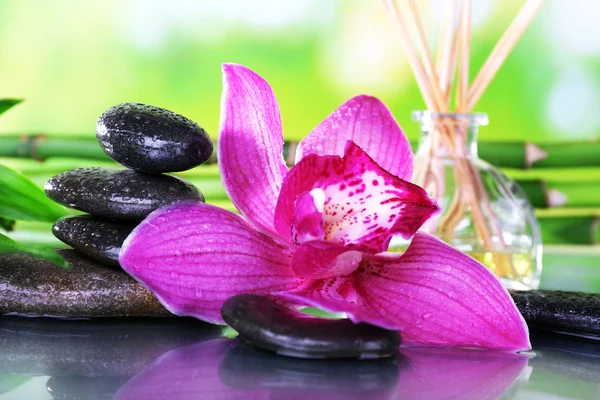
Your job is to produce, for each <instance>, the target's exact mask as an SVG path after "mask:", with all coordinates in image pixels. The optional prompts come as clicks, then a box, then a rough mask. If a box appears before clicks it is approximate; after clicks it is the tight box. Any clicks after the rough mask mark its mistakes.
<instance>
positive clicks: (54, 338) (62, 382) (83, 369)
mask: <svg viewBox="0 0 600 400" xmlns="http://www.w3.org/2000/svg"><path fill="white" fill-rule="evenodd" d="M220 333H221V330H220V328H218V327H215V326H213V325H208V324H205V323H202V322H200V321H197V320H193V319H187V318H177V319H174V318H165V319H126V320H120V319H94V320H56V319H48V318H22V317H9V316H2V317H0V348H2V351H1V352H0V374H10V375H29V376H50V377H51V378H50V379H49V381H48V384H47V386H48V391H49V392H50V394H51V395H52V396H53V397H54V398H55V399H64V400H67V399H81V398H85V399H109V398H112V396H113V395H114V393H115V392H116V391H117V389H118V388H119V387H121V386H122V385H123V384H124V383H125V382H127V381H128V380H129V379H130V378H131V377H132V376H135V375H136V374H137V373H139V372H140V371H141V370H143V369H144V368H145V367H146V366H148V365H149V364H151V363H152V362H153V361H154V360H155V359H156V358H157V357H159V356H160V355H162V354H164V353H165V352H168V351H169V350H171V349H175V348H178V347H181V346H186V345H189V344H191V343H198V342H199V341H202V340H208V339H212V338H215V337H218V336H220ZM84 393H85V396H82V394H84Z"/></svg>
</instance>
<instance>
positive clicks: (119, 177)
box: [44, 168, 204, 221]
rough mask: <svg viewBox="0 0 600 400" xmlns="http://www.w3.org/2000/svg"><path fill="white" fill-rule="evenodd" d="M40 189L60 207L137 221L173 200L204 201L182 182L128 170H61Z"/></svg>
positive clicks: (172, 177) (192, 187)
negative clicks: (61, 171) (60, 205)
mask: <svg viewBox="0 0 600 400" xmlns="http://www.w3.org/2000/svg"><path fill="white" fill-rule="evenodd" d="M44 190H45V191H46V195H47V196H48V197H50V198H51V199H52V200H54V201H56V202H57V203H60V204H62V205H64V206H67V207H71V208H75V209H77V210H81V211H84V212H87V213H90V214H93V215H95V216H98V217H105V218H114V219H119V220H126V221H141V220H143V219H144V218H145V217H146V216H147V215H148V214H150V213H151V212H152V211H154V210H156V209H157V208H160V207H162V206H165V205H168V204H171V203H174V202H176V201H182V200H190V201H204V196H203V195H202V193H201V192H200V191H199V190H198V189H197V188H196V187H195V186H194V185H192V184H191V183H189V182H186V181H184V180H183V179H180V178H177V177H174V176H169V175H148V174H143V173H140V172H135V171H132V170H128V169H126V170H120V169H111V168H78V169H74V170H70V171H65V172H63V173H61V174H58V175H56V176H54V177H52V178H51V179H50V180H49V181H48V182H46V185H45V186H44Z"/></svg>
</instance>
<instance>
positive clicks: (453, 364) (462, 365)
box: [396, 348, 529, 400]
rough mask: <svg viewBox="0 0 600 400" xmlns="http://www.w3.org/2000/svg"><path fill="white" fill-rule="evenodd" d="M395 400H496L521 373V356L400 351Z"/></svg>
mask: <svg viewBox="0 0 600 400" xmlns="http://www.w3.org/2000/svg"><path fill="white" fill-rule="evenodd" d="M401 354H402V355H403V356H404V357H406V360H407V365H408V367H407V368H403V369H402V370H401V371H400V376H399V379H398V380H399V385H398V391H397V394H398V395H397V396H396V398H398V399H411V400H412V399H414V400H418V399H423V400H437V399H440V400H441V399H444V400H462V399H477V400H485V399H497V398H498V397H499V396H500V395H501V394H502V393H504V392H505V391H506V390H507V389H508V388H509V387H510V386H511V385H512V384H513V382H514V381H515V380H516V379H517V378H518V377H519V376H520V375H521V374H522V373H523V371H524V370H525V367H526V366H527V362H528V359H529V357H528V356H527V355H524V354H514V353H505V352H483V351H475V350H450V349H448V350H443V349H439V350H436V349H425V348H413V349H402V350H401Z"/></svg>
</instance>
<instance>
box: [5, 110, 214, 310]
mask: <svg viewBox="0 0 600 400" xmlns="http://www.w3.org/2000/svg"><path fill="white" fill-rule="evenodd" d="M96 136H97V138H98V141H99V143H100V146H101V147H102V149H103V150H104V151H105V153H106V154H107V155H108V156H109V157H111V158H112V159H113V160H114V161H116V162H117V163H119V164H121V165H123V166H125V167H127V169H117V168H114V169H111V168H79V169H74V170H70V171H66V172H63V173H61V174H59V175H56V176H54V177H53V178H51V179H50V180H49V181H48V182H47V183H46V185H45V186H44V189H45V191H46V194H47V196H48V197H49V198H51V199H52V200H54V201H56V202H57V203H60V204H62V205H64V206H67V207H70V208H74V209H76V210H79V211H82V212H84V213H86V214H85V215H77V216H70V217H66V218H63V219H61V220H59V221H58V222H56V224H55V225H54V227H53V233H54V235H55V236H56V237H57V238H58V239H59V240H61V241H63V242H64V243H66V244H68V245H69V246H71V247H72V249H63V250H59V251H58V252H59V254H61V255H62V256H64V257H65V259H66V260H67V262H68V263H69V264H70V266H71V267H72V268H71V270H68V271H65V270H63V269H61V268H59V267H57V266H55V265H54V264H52V263H50V262H48V261H43V260H38V259H35V258H33V257H31V256H28V255H26V254H0V286H1V287H4V288H6V290H4V291H3V293H2V296H0V314H6V313H12V314H23V315H50V316H61V317H77V318H79V317H108V316H167V315H170V313H168V312H167V311H166V310H165V309H164V307H162V305H160V303H159V302H158V300H156V299H155V298H154V296H152V294H151V293H150V292H149V291H148V290H146V289H145V288H144V287H143V286H141V285H140V284H139V283H137V282H136V281H135V280H134V279H133V278H131V277H130V276H129V275H128V274H127V273H125V272H124V271H123V270H122V269H120V268H119V263H118V256H119V251H120V248H121V246H122V244H123V241H124V240H125V239H126V237H127V236H128V235H129V234H130V233H131V231H132V230H133V229H134V228H135V226H136V225H137V224H138V223H139V222H140V221H142V220H143V219H144V218H145V217H146V216H147V215H148V214H150V213H151V212H152V211H154V210H156V209H158V208H160V207H162V206H165V205H168V204H171V203H173V202H176V201H182V200H188V201H204V196H203V195H202V193H201V192H200V191H199V190H198V189H197V188H196V187H195V186H194V185H192V184H191V183H189V182H186V181H185V180H183V179H180V178H178V177H175V176H171V175H165V173H168V172H179V171H185V170H188V169H191V168H193V167H195V166H197V165H200V164H202V163H204V162H206V161H207V160H208V159H209V158H210V156H211V154H212V151H213V144H212V141H211V140H210V137H209V136H208V134H207V133H206V131H205V130H204V129H202V128H201V127H200V126H198V124H196V123H195V122H193V121H191V120H189V119H187V118H185V117H183V116H181V115H179V114H176V113H174V112H171V111H168V110H165V109H162V108H158V107H153V106H148V105H144V104H133V103H124V104H119V105H116V106H114V107H111V108H109V109H108V110H107V111H106V112H105V113H104V114H102V115H101V116H100V118H99V120H98V123H97V125H96Z"/></svg>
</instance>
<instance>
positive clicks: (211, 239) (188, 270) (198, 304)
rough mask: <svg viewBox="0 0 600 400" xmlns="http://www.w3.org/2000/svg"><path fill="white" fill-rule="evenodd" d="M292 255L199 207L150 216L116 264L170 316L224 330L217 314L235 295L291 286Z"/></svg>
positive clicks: (240, 223)
mask: <svg viewBox="0 0 600 400" xmlns="http://www.w3.org/2000/svg"><path fill="white" fill-rule="evenodd" d="M290 260H291V249H290V248H288V247H287V246H286V245H282V244H280V243H276V242H275V241H274V240H273V239H271V238H270V237H268V236H266V235H264V234H262V233H259V232H257V231H256V230H254V229H253V228H252V227H251V226H250V225H249V224H248V223H247V222H246V221H244V220H243V218H241V217H240V216H239V215H237V214H234V213H232V212H229V211H226V210H222V209H220V208H217V207H214V206H211V205H208V204H204V203H175V204H173V205H171V206H167V207H163V208H161V209H159V210H157V211H155V212H154V213H152V214H150V216H148V217H147V218H146V219H145V220H144V222H142V223H141V224H140V225H139V226H138V227H137V228H136V229H135V230H134V231H133V233H132V234H131V235H130V236H129V237H128V238H127V240H126V241H125V243H124V245H123V249H122V250H121V256H120V258H119V262H120V264H121V266H122V267H123V269H124V270H125V271H127V272H128V273H129V274H130V275H132V276H133V277H134V278H135V279H136V280H138V281H139V282H140V283H142V284H143V285H144V286H146V287H147V288H148V289H149V290H151V291H152V292H153V293H154V294H155V295H156V296H157V298H158V299H159V300H160V301H161V303H162V304H163V305H164V306H165V307H166V308H167V309H168V310H169V311H171V312H172V313H174V314H177V315H189V316H193V317H196V318H199V319H202V320H204V321H207V322H212V323H218V324H223V323H224V322H223V319H222V318H221V314H220V309H221V305H222V304H223V303H224V302H225V300H227V299H228V298H229V297H231V296H234V295H236V294H240V293H255V294H264V295H268V294H269V293H271V292H274V291H281V290H289V289H291V288H293V287H295V286H297V279H296V278H295V277H294V273H293V271H292V269H291V264H290Z"/></svg>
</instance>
